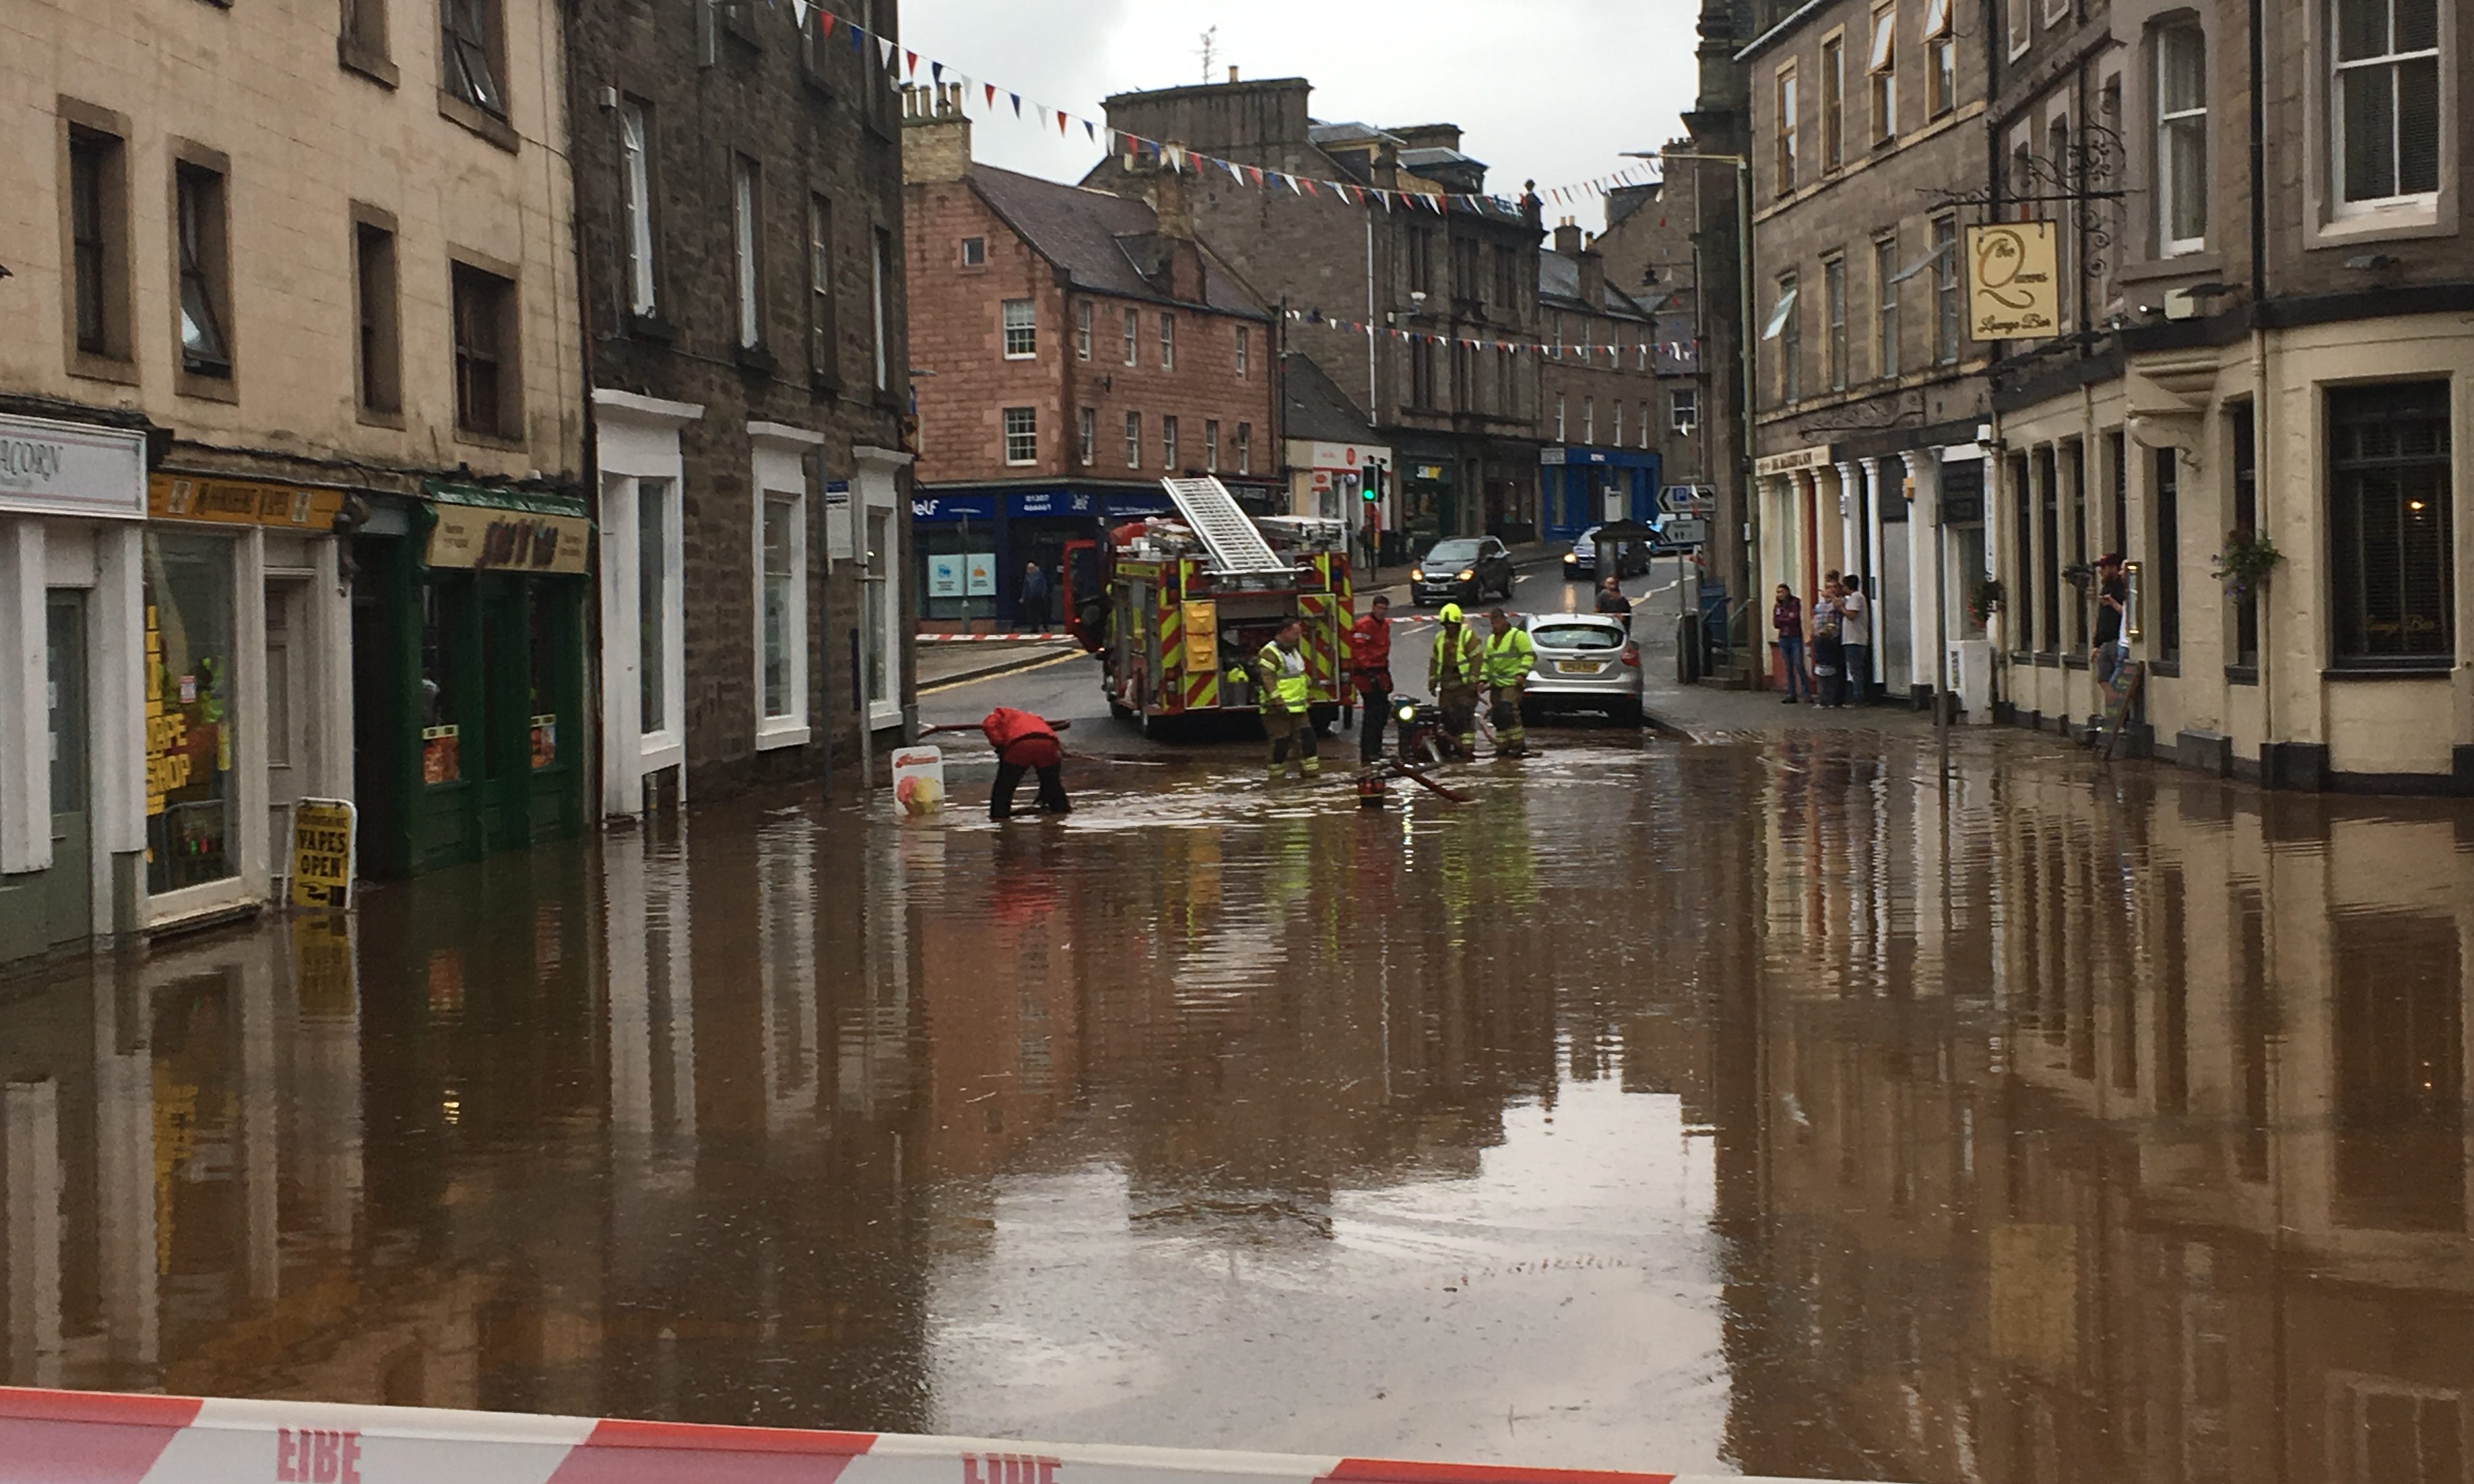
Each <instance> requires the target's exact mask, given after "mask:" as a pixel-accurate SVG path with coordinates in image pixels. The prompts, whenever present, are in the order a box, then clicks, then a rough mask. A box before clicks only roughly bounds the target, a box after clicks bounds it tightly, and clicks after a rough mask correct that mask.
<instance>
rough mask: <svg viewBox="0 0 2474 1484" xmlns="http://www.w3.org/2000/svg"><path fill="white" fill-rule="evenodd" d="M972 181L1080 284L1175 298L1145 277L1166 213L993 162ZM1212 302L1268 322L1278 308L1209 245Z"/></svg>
mask: <svg viewBox="0 0 2474 1484" xmlns="http://www.w3.org/2000/svg"><path fill="white" fill-rule="evenodd" d="M971 184H972V186H973V187H974V188H975V189H976V190H978V191H979V193H980V199H982V201H985V202H986V203H987V204H988V206H989V207H990V208H991V209H993V210H994V211H995V212H996V213H997V215H999V216H1001V217H1003V218H1004V219H1005V221H1006V223H1007V225H1008V226H1010V227H1012V228H1013V230H1014V231H1016V232H1018V233H1020V234H1021V236H1022V239H1023V241H1025V242H1027V243H1029V244H1030V245H1031V251H1033V252H1035V253H1037V254H1038V255H1040V256H1042V257H1045V258H1047V259H1048V260H1049V261H1050V262H1052V263H1055V265H1056V266H1057V267H1059V268H1062V269H1063V270H1065V273H1066V276H1067V278H1068V279H1070V280H1072V282H1073V284H1074V286H1075V287H1077V288H1080V289H1087V290H1089V291H1091V292H1093V293H1100V294H1112V295H1116V296H1118V297H1120V298H1125V299H1148V300H1152V301H1154V302H1156V303H1160V304H1173V303H1176V301H1175V300H1172V299H1170V298H1169V297H1168V295H1167V293H1166V292H1165V291H1164V286H1163V285H1160V284H1155V283H1153V282H1152V280H1151V279H1149V278H1147V277H1145V275H1144V271H1143V265H1144V264H1149V263H1152V262H1155V261H1157V260H1158V258H1159V254H1160V247H1161V238H1160V236H1159V218H1158V216H1157V215H1156V214H1155V213H1153V212H1152V208H1151V207H1149V206H1148V205H1146V204H1144V203H1143V202H1140V201H1133V200H1129V199H1128V198H1127V197H1124V196H1120V195H1117V194H1116V193H1115V192H1113V191H1104V190H1093V189H1090V188H1088V187H1085V186H1080V185H1064V184H1059V183H1058V182H1055V181H1043V180H1040V179H1039V178H1038V177H1036V176H1029V175H1018V174H1016V173H1014V172H1013V171H1011V170H1000V169H997V168H996V167H995V166H993V165H973V166H972V167H971ZM1202 258H1203V264H1204V271H1203V275H1202V282H1203V293H1204V296H1205V299H1206V307H1209V308H1212V309H1217V310H1220V311H1222V312H1223V313H1227V314H1240V315H1248V316H1250V317H1252V318H1255V319H1262V320H1269V319H1271V318H1272V311H1271V310H1270V308H1269V307H1267V306H1266V305H1265V304H1262V303H1261V302H1260V301H1259V300H1257V299H1255V298H1254V296H1253V295H1251V294H1250V293H1249V292H1247V290H1246V286H1245V284H1244V283H1243V282H1241V281H1240V280H1238V278H1237V276H1236V275H1235V274H1233V273H1231V272H1229V271H1228V269H1227V267H1226V265H1225V264H1224V263H1222V262H1221V261H1220V259H1219V258H1218V257H1217V256H1215V255H1213V254H1212V252H1211V249H1210V248H1209V247H1208V246H1207V245H1206V246H1204V247H1203V248H1202Z"/></svg>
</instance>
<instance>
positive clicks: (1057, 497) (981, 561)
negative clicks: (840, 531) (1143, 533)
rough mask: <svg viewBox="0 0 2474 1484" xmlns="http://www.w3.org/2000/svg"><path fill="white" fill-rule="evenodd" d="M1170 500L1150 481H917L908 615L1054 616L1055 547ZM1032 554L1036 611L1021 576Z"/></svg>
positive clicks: (1007, 619) (1022, 622)
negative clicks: (950, 484) (1042, 594)
mask: <svg viewBox="0 0 2474 1484" xmlns="http://www.w3.org/2000/svg"><path fill="white" fill-rule="evenodd" d="M1175 508H1176V506H1175V504H1174V503H1173V502H1172V501H1171V500H1170V499H1169V498H1168V492H1167V491H1165V490H1163V489H1161V488H1160V487H1159V486H1158V485H1156V484H1150V485H1131V486H1124V487H1107V486H1099V485H1048V486H1041V487H1038V488H1031V489H1021V488H1008V489H999V490H990V489H987V488H986V487H984V486H982V487H979V488H975V489H936V490H922V491H920V492H919V493H918V494H917V495H915V496H913V497H912V498H911V501H910V518H911V525H912V529H913V532H914V542H915V545H916V547H917V549H918V557H917V562H918V571H917V572H916V573H915V574H914V575H915V577H916V588H917V591H918V593H919V606H918V610H917V613H916V615H915V616H916V617H917V618H919V619H921V620H925V621H927V622H930V623H936V624H950V625H956V626H967V625H970V624H973V623H1000V624H1012V625H1017V626H1020V627H1024V628H1036V627H1041V626H1044V625H1053V624H1056V623H1061V622H1063V621H1064V618H1065V614H1064V609H1063V603H1064V584H1063V581H1062V575H1063V572H1064V564H1065V548H1066V547H1068V546H1069V545H1071V544H1072V543H1075V542H1079V541H1095V540H1098V539H1100V538H1101V537H1103V536H1104V535H1105V534H1106V533H1107V531H1108V529H1109V527H1111V526H1113V525H1116V524H1119V523H1123V522H1126V521H1135V520H1141V519H1143V518H1144V517H1146V516H1154V515H1166V514H1168V513H1170V512H1171V511H1172V510H1174V509H1175ZM1033 564H1036V565H1037V566H1038V567H1039V569H1040V570H1041V571H1042V572H1045V573H1047V575H1048V597H1047V600H1046V604H1045V609H1044V611H1043V612H1038V613H1034V612H1032V611H1031V609H1030V608H1029V607H1027V606H1026V605H1025V603H1024V597H1023V579H1024V577H1025V576H1026V575H1027V574H1028V569H1029V568H1031V566H1032V565H1033Z"/></svg>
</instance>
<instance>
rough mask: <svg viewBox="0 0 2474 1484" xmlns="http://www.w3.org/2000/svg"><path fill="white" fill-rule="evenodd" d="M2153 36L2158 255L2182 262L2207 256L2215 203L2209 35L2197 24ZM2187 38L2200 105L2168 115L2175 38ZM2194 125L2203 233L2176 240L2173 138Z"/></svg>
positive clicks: (2168, 28) (2151, 78)
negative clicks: (2192, 44)
mask: <svg viewBox="0 0 2474 1484" xmlns="http://www.w3.org/2000/svg"><path fill="white" fill-rule="evenodd" d="M2152 36H2153V38H2154V39H2153V46H2154V50H2155V53H2156V56H2155V61H2154V64H2153V66H2152V67H2151V68H2150V73H2149V81H2150V83H2151V85H2153V86H2154V88H2155V103H2156V108H2155V121H2156V128H2155V132H2154V134H2153V135H2152V136H2151V138H2152V142H2153V146H2154V150H2155V158H2156V189H2155V192H2154V196H2153V198H2152V199H2153V200H2154V202H2155V205H2156V255H2158V256H2159V257H2180V256H2183V255H2186V254H2191V253H2204V252H2206V251H2207V248H2208V218H2209V217H2210V216H2211V215H2212V214H2213V213H2212V212H2211V211H2210V210H2209V207H2211V206H2212V205H2213V204H2214V203H2212V202H2211V201H2210V200H2209V190H2210V185H2209V183H2208V182H2207V174H2208V172H2207V166H2208V163H2209V148H2210V143H2211V140H2210V138H2209V133H2208V122H2209V120H2208V102H2209V99H2208V72H2209V67H2208V34H2207V32H2206V31H2205V30H2203V29H2201V28H2200V27H2199V26H2197V25H2195V24H2181V25H2173V26H2165V27H2160V28H2158V29H2157V30H2156V31H2155V32H2154V33H2152ZM2178 36H2190V37H2193V38H2195V40H2196V42H2197V44H2198V48H2199V106H2198V107H2197V108H2195V109H2181V110H2179V111H2174V112H2168V111H2167V109H2166V106H2165V98H2166V91H2167V89H2166V83H2165V73H2166V68H2167V67H2168V66H2169V65H2170V64H2171V56H2170V54H2171V47H2172V41H2173V38H2175V37H2178ZM2194 121H2195V122H2196V127H2197V130H2198V134H2199V161H2200V172H2201V184H2200V191H2199V222H2198V227H2199V232H2198V235H2196V236H2193V237H2177V236H2175V235H2173V196H2174V191H2175V187H2176V186H2177V185H2178V184H2179V183H2180V182H2177V181H2176V180H2175V179H2174V177H2173V148H2172V138H2171V133H2172V131H2174V130H2176V129H2180V128H2185V127H2189V126H2191V125H2192V124H2193V122H2194Z"/></svg>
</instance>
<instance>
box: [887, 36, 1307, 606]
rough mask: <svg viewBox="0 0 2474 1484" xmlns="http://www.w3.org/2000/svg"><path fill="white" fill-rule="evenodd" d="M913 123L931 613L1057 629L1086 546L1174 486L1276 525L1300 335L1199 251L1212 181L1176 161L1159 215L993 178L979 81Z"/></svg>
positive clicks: (915, 301) (908, 144) (916, 333)
mask: <svg viewBox="0 0 2474 1484" xmlns="http://www.w3.org/2000/svg"><path fill="white" fill-rule="evenodd" d="M905 111H906V113H907V114H908V117H907V118H906V120H905V130H904V141H903V151H904V161H905V174H906V176H907V178H908V183H907V185H906V187H905V191H906V213H905V220H906V221H907V223H908V224H909V239H908V240H909V249H908V252H909V264H908V269H909V281H910V294H911V298H910V306H911V348H912V349H911V358H912V360H913V361H914V362H915V363H916V364H917V366H918V367H919V368H920V370H921V372H922V373H923V377H922V379H921V384H920V386H919V389H918V404H919V464H918V467H917V469H916V471H915V472H916V474H917V476H918V480H919V485H918V495H919V499H918V503H917V505H916V506H915V510H916V512H917V515H916V519H917V520H918V522H919V540H918V561H917V567H916V570H915V571H914V572H913V573H912V580H913V583H914V589H913V590H914V591H915V592H917V593H918V595H919V599H918V605H917V608H916V612H917V616H918V617H919V618H921V619H923V620H929V621H931V622H935V623H962V622H969V621H973V620H995V619H1003V620H1010V621H1011V622H1013V623H1014V624H1016V625H1017V626H1021V627H1030V628H1036V627H1044V626H1046V625H1048V624H1051V623H1054V622H1055V621H1057V620H1060V619H1062V618H1063V617H1065V616H1066V614H1065V610H1064V608H1063V606H1062V602H1061V598H1062V594H1061V591H1060V590H1061V588H1062V587H1063V586H1064V584H1065V579H1066V577H1067V575H1068V574H1067V573H1066V572H1064V570H1063V563H1064V555H1065V549H1066V547H1067V545H1068V544H1069V543H1072V542H1076V541H1091V540H1096V539H1098V538H1099V537H1100V536H1102V535H1103V534H1104V532H1105V531H1106V530H1107V529H1108V527H1109V526H1111V525H1114V524H1116V523H1122V522H1123V521H1125V520H1127V519H1128V518H1130V517H1139V516H1144V515H1152V514H1162V513H1166V512H1167V511H1169V510H1171V509H1172V508H1174V507H1173V506H1172V504H1171V502H1170V501H1169V499H1168V497H1167V494H1166V492H1165V491H1163V490H1162V489H1161V487H1160V480H1161V479H1162V478H1165V477H1191V476H1198V475H1203V474H1215V475H1218V476H1219V477H1220V478H1221V479H1223V480H1224V481H1225V483H1226V484H1227V485H1228V487H1229V489H1230V490H1231V492H1232V493H1234V494H1235V495H1236V496H1237V497H1238V499H1240V500H1241V501H1243V502H1245V503H1247V504H1249V506H1251V507H1252V508H1255V509H1258V510H1261V511H1263V512H1264V513H1267V514H1268V513H1270V511H1271V509H1272V507H1273V503H1274V500H1275V496H1276V494H1277V491H1278V486H1279V482H1280V478H1279V475H1280V444H1279V438H1280V419H1279V416H1278V412H1279V396H1280V389H1279V380H1280V355H1279V350H1280V331H1281V328H1282V327H1281V325H1280V322H1279V320H1278V318H1277V316H1275V315H1274V314H1273V312H1272V310H1271V309H1270V308H1268V307H1267V306H1266V305H1265V304H1263V303H1262V302H1261V301H1260V300H1259V299H1257V298H1256V297H1255V296H1254V294H1253V293H1252V292H1251V290H1249V288H1248V286H1247V285H1246V284H1245V283H1244V282H1242V281H1240V280H1238V278H1237V277H1236V275H1234V274H1232V273H1231V272H1229V270H1228V267H1227V265H1226V264H1225V262H1224V261H1222V260H1221V258H1220V257H1219V256H1218V255H1216V254H1215V253H1214V252H1213V251H1212V249H1211V247H1210V245H1209V244H1207V243H1205V242H1203V241H1201V240H1198V238H1197V236H1196V231H1195V223H1194V217H1193V214H1192V212H1191V211H1190V210H1189V209H1188V208H1187V206H1186V200H1187V196H1188V194H1189V192H1190V191H1191V190H1192V189H1193V188H1194V179H1193V176H1192V174H1191V172H1181V171H1178V170H1176V169H1173V168H1167V167H1164V166H1161V165H1158V164H1157V163H1156V162H1154V165H1153V168H1152V169H1151V171H1150V173H1149V175H1148V178H1147V185H1148V195H1149V198H1150V199H1149V200H1148V201H1144V200H1136V199H1133V198H1132V197H1131V196H1128V195H1120V194H1117V193H1114V192H1110V191H1103V190H1093V189H1090V188H1088V187H1083V186H1074V185H1061V184H1058V183H1056V182H1050V181H1041V180H1036V179H1033V178H1032V177H1030V176H1026V175H1017V174H1015V173H1014V172H1012V171H1009V170H999V169H995V168H993V167H991V166H988V165H981V164H975V163H973V162H972V160H971V123H970V120H969V119H968V118H966V117H965V116H963V113H962V110H961V98H960V89H959V88H958V87H957V86H951V85H948V86H947V87H944V88H941V89H936V90H930V89H924V88H921V89H913V90H911V91H910V93H908V94H907V95H906V97H905ZM1129 183H1130V182H1129ZM1033 567H1036V568H1038V569H1039V570H1040V571H1041V572H1043V573H1044V574H1045V576H1046V578H1047V584H1046V585H1047V593H1046V594H1045V596H1040V595H1037V594H1034V595H1032V596H1031V597H1030V598H1029V599H1028V600H1026V598H1025V595H1024V591H1023V584H1024V579H1025V576H1026V575H1027V572H1028V570H1029V569H1031V568H1033ZM1072 575H1073V576H1074V578H1075V579H1077V580H1076V583H1075V588H1076V594H1077V596H1088V595H1089V594H1090V593H1091V591H1092V588H1091V587H1090V586H1089V585H1088V584H1089V582H1090V581H1091V580H1092V579H1093V578H1095V577H1096V576H1097V572H1096V569H1092V570H1086V571H1081V572H1075V573H1073V574H1072Z"/></svg>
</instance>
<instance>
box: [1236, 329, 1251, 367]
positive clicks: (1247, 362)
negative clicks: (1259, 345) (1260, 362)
mask: <svg viewBox="0 0 2474 1484" xmlns="http://www.w3.org/2000/svg"><path fill="white" fill-rule="evenodd" d="M1253 360H1254V331H1253V329H1252V328H1250V327H1248V326H1245V325H1240V326H1238V327H1237V379H1238V380H1240V381H1243V380H1245V379H1246V378H1247V377H1249V376H1250V375H1251V374H1252V372H1253Z"/></svg>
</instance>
